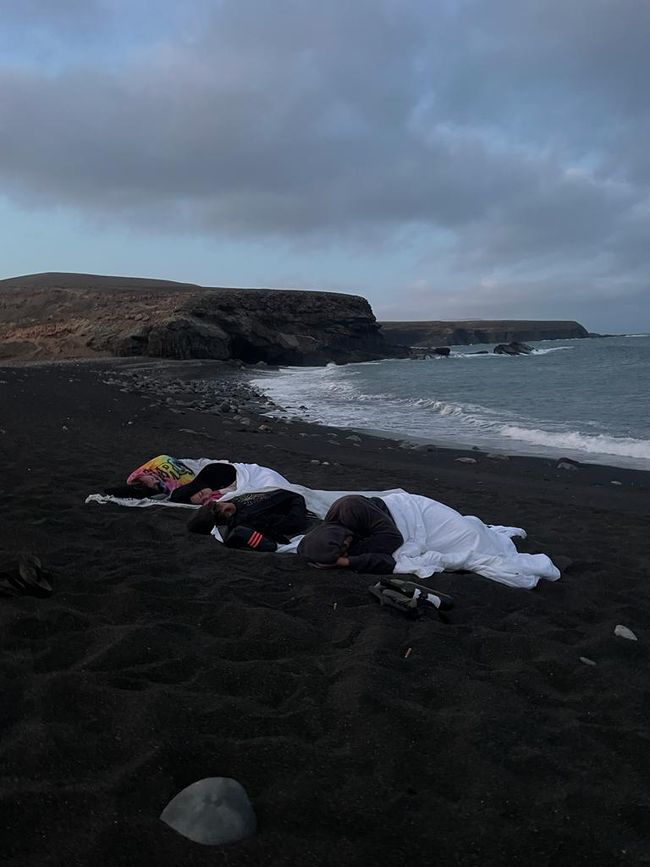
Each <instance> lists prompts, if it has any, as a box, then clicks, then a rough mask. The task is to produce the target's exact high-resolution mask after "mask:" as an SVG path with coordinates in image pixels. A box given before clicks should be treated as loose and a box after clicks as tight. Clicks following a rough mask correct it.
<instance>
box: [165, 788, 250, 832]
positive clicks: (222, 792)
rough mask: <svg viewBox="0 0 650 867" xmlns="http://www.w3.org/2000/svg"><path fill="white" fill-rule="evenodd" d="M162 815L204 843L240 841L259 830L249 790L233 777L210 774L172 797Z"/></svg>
mask: <svg viewBox="0 0 650 867" xmlns="http://www.w3.org/2000/svg"><path fill="white" fill-rule="evenodd" d="M160 818H161V820H162V821H163V822H165V824H167V825H169V827H170V828H173V829H174V831H178V833H179V834H182V835H183V836H184V837H187V838H188V839H189V840H193V841H194V842H195V843H202V844H203V845H204V846H223V845H224V844H226V843H236V842H237V841H238V840H246V839H247V838H248V837H252V836H253V835H254V834H255V832H256V831H257V819H256V818H255V812H254V810H253V807H252V805H251V802H250V801H249V799H248V795H247V794H246V790H245V789H244V787H243V786H242V785H241V783H238V782H237V780H233V779H231V778H230V777H207V778H206V779H204V780H199V781H198V782H196V783H192V785H191V786H187V788H185V789H183V790H182V791H181V792H179V793H178V794H177V795H176V796H175V797H174V798H172V799H171V801H170V802H169V803H168V804H167V806H166V807H165V809H164V810H163V811H162V813H161V814H160Z"/></svg>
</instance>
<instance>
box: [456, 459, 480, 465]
mask: <svg viewBox="0 0 650 867" xmlns="http://www.w3.org/2000/svg"><path fill="white" fill-rule="evenodd" d="M456 463H457V464H476V463H478V461H477V460H476V458H456Z"/></svg>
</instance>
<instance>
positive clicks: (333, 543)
mask: <svg viewBox="0 0 650 867" xmlns="http://www.w3.org/2000/svg"><path fill="white" fill-rule="evenodd" d="M352 539H353V536H352V533H351V532H350V531H349V530H348V528H347V527H343V526H342V525H341V524H330V523H326V524H321V525H320V526H318V527H314V529H313V530H310V532H309V533H307V534H306V535H305V536H303V538H302V539H301V540H300V542H299V544H298V549H297V553H298V555H299V556H300V557H302V558H303V559H305V560H307V561H308V562H309V563H313V564H315V565H317V566H335V565H336V561H337V560H338V558H339V557H344V556H345V555H346V554H347V552H348V548H349V547H350V544H351V542H352Z"/></svg>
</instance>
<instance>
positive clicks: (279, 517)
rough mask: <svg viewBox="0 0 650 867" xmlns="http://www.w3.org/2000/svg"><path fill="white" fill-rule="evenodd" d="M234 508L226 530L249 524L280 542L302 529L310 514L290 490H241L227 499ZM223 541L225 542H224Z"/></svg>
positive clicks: (310, 520)
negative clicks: (242, 492) (239, 493)
mask: <svg viewBox="0 0 650 867" xmlns="http://www.w3.org/2000/svg"><path fill="white" fill-rule="evenodd" d="M230 502H231V503H235V505H236V506H237V511H236V512H235V514H234V515H233V516H232V518H230V520H229V521H228V524H227V527H228V529H229V530H232V529H234V528H235V527H240V526H244V527H250V528H251V530H257V531H258V532H259V533H262V535H264V536H267V537H268V538H269V539H273V541H274V542H279V543H281V544H284V543H286V542H288V541H289V539H290V538H291V537H292V536H297V535H298V534H299V533H304V532H305V531H306V530H307V528H308V526H309V525H310V523H311V522H313V520H314V518H313V516H311V515H310V514H309V513H308V512H307V506H306V504H305V498H304V497H302V496H301V495H300V494H294V493H293V492H292V491H283V490H280V489H278V490H275V491H262V492H260V493H253V494H241V495H240V496H238V497H233V498H232V499H231V500H230ZM226 544H227V543H226Z"/></svg>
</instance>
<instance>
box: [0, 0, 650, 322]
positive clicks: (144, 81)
mask: <svg viewBox="0 0 650 867" xmlns="http://www.w3.org/2000/svg"><path fill="white" fill-rule="evenodd" d="M0 21H2V27H1V29H0V58H1V59H0V121H1V123H0V276H5V277H8V276H13V275H15V274H20V273H30V272H36V271H50V270H56V271H87V272H93V273H104V274H106V273H112V274H129V275H136V276H156V277H164V278H169V279H176V280H188V281H192V282H199V283H203V284H205V285H234V286H272V287H297V288H315V289H332V290H337V291H345V292H354V293H358V294H362V295H365V296H366V297H367V298H368V299H369V300H370V302H371V303H372V305H373V308H374V310H375V313H376V314H377V317H378V318H380V319H381V318H384V319H436V318H446V319H450V318H474V317H479V318H504V317H505V318H541V317H544V318H559V319H578V320H580V321H581V322H583V323H584V324H585V325H586V326H587V327H588V328H590V329H593V330H601V331H602V330H628V331H650V243H649V241H650V145H649V141H650V106H649V99H650V97H649V95H648V94H649V87H648V82H649V81H650V2H649V0H421V2H420V0H412V2H409V0H327V2H325V3H317V2H314V0H311V2H310V0H183V2H177V0H150V2H147V0H0Z"/></svg>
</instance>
